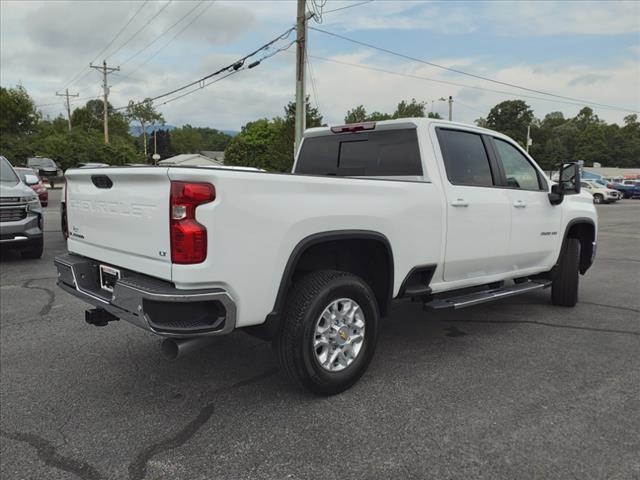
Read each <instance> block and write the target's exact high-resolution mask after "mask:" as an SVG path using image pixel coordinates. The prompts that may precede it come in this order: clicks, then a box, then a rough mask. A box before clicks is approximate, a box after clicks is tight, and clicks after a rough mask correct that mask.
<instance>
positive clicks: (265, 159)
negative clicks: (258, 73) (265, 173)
mask: <svg viewBox="0 0 640 480" xmlns="http://www.w3.org/2000/svg"><path fill="white" fill-rule="evenodd" d="M306 100H307V115H306V121H307V128H312V127H319V126H321V125H322V115H320V112H319V111H318V109H317V108H315V107H312V106H311V105H309V97H307V99H306ZM295 108H296V106H295V103H294V102H290V103H288V104H287V105H286V106H285V107H284V114H285V115H284V118H281V117H275V118H273V119H271V120H268V119H266V118H263V119H260V120H257V121H255V122H249V123H247V124H246V125H245V126H244V127H242V131H241V132H240V133H239V134H238V135H236V136H235V137H233V139H232V140H231V142H230V143H229V146H228V147H227V149H226V150H225V160H224V162H225V164H227V165H242V166H248V167H257V168H262V169H264V170H270V171H277V172H289V171H291V167H292V165H293V153H294V152H293V143H294V142H293V140H294V130H295Z"/></svg>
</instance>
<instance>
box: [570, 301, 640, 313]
mask: <svg viewBox="0 0 640 480" xmlns="http://www.w3.org/2000/svg"><path fill="white" fill-rule="evenodd" d="M580 303H584V304H586V305H595V306H597V307H606V308H615V309H617V310H627V311H629V312H635V313H640V310H638V309H637V308H631V307H620V306H618V305H608V304H606V303H597V302H580Z"/></svg>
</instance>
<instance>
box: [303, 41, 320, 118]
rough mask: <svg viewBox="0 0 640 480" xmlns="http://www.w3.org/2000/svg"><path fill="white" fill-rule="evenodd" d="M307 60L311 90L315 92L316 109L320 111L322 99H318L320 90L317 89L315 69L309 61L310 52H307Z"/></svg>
mask: <svg viewBox="0 0 640 480" xmlns="http://www.w3.org/2000/svg"><path fill="white" fill-rule="evenodd" d="M305 58H306V60H307V65H308V66H309V79H310V80H311V90H312V91H313V99H314V100H315V102H316V108H317V109H318V111H320V98H319V97H318V89H317V88H316V81H315V78H314V75H313V67H312V66H311V60H310V59H309V54H308V52H306V51H305Z"/></svg>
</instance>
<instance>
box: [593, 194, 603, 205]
mask: <svg viewBox="0 0 640 480" xmlns="http://www.w3.org/2000/svg"><path fill="white" fill-rule="evenodd" d="M603 202H604V197H603V196H602V195H600V194H599V193H596V194H595V195H594V196H593V203H603Z"/></svg>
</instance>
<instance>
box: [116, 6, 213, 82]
mask: <svg viewBox="0 0 640 480" xmlns="http://www.w3.org/2000/svg"><path fill="white" fill-rule="evenodd" d="M203 1H204V0H203ZM202 3H203V2H200V3H199V4H197V5H196V6H195V7H194V8H193V9H191V10H190V11H189V12H188V13H187V14H186V15H184V16H183V17H182V18H181V19H180V20H179V21H178V22H176V23H175V24H174V25H176V24H178V23H180V21H182V19H184V18H185V17H186V16H188V15H189V14H190V13H191V12H193V11H194V10H195V9H196V8H197V7H199V6H200V5H201V4H202ZM212 6H213V2H211V3H209V4H208V5H207V6H206V7H205V8H204V9H203V10H202V11H201V12H200V13H198V14H197V15H196V16H195V17H193V19H191V21H190V22H189V23H187V24H186V25H185V26H184V27H182V28H181V29H180V30H179V31H178V32H176V33H175V34H174V35H173V37H171V38H170V39H169V41H167V42H165V43H164V44H163V45H162V46H161V47H160V48H159V49H158V50H156V51H155V52H154V53H153V55H151V56H150V57H149V58H147V59H146V60H145V61H144V62H142V63H141V64H140V65H138V66H137V67H136V68H134V69H133V70H132V71H131V72H129V73H128V74H127V75H125V76H124V77H122V78H121V79H120V80H119V81H118V82H117V83H121V82H123V81H124V80H126V79H127V78H131V75H133V74H134V73H136V72H137V71H138V70H140V69H141V68H142V67H144V66H145V65H146V64H148V63H149V62H150V61H151V60H153V59H154V58H155V57H156V56H157V55H158V54H159V53H160V52H161V51H162V50H164V49H165V48H167V46H169V44H170V43H171V42H173V41H174V40H175V39H176V38H178V37H179V36H180V35H181V34H182V33H183V32H184V31H185V30H186V29H187V28H189V27H190V26H191V25H192V24H193V23H194V22H195V21H196V20H198V19H199V18H200V17H201V16H202V15H204V13H205V12H206V11H207V10H209V8H211V7H212ZM171 28H173V26H172V27H171ZM171 28H169V29H168V30H170V29H171ZM168 30H167V31H168ZM165 33H166V32H165Z"/></svg>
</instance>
